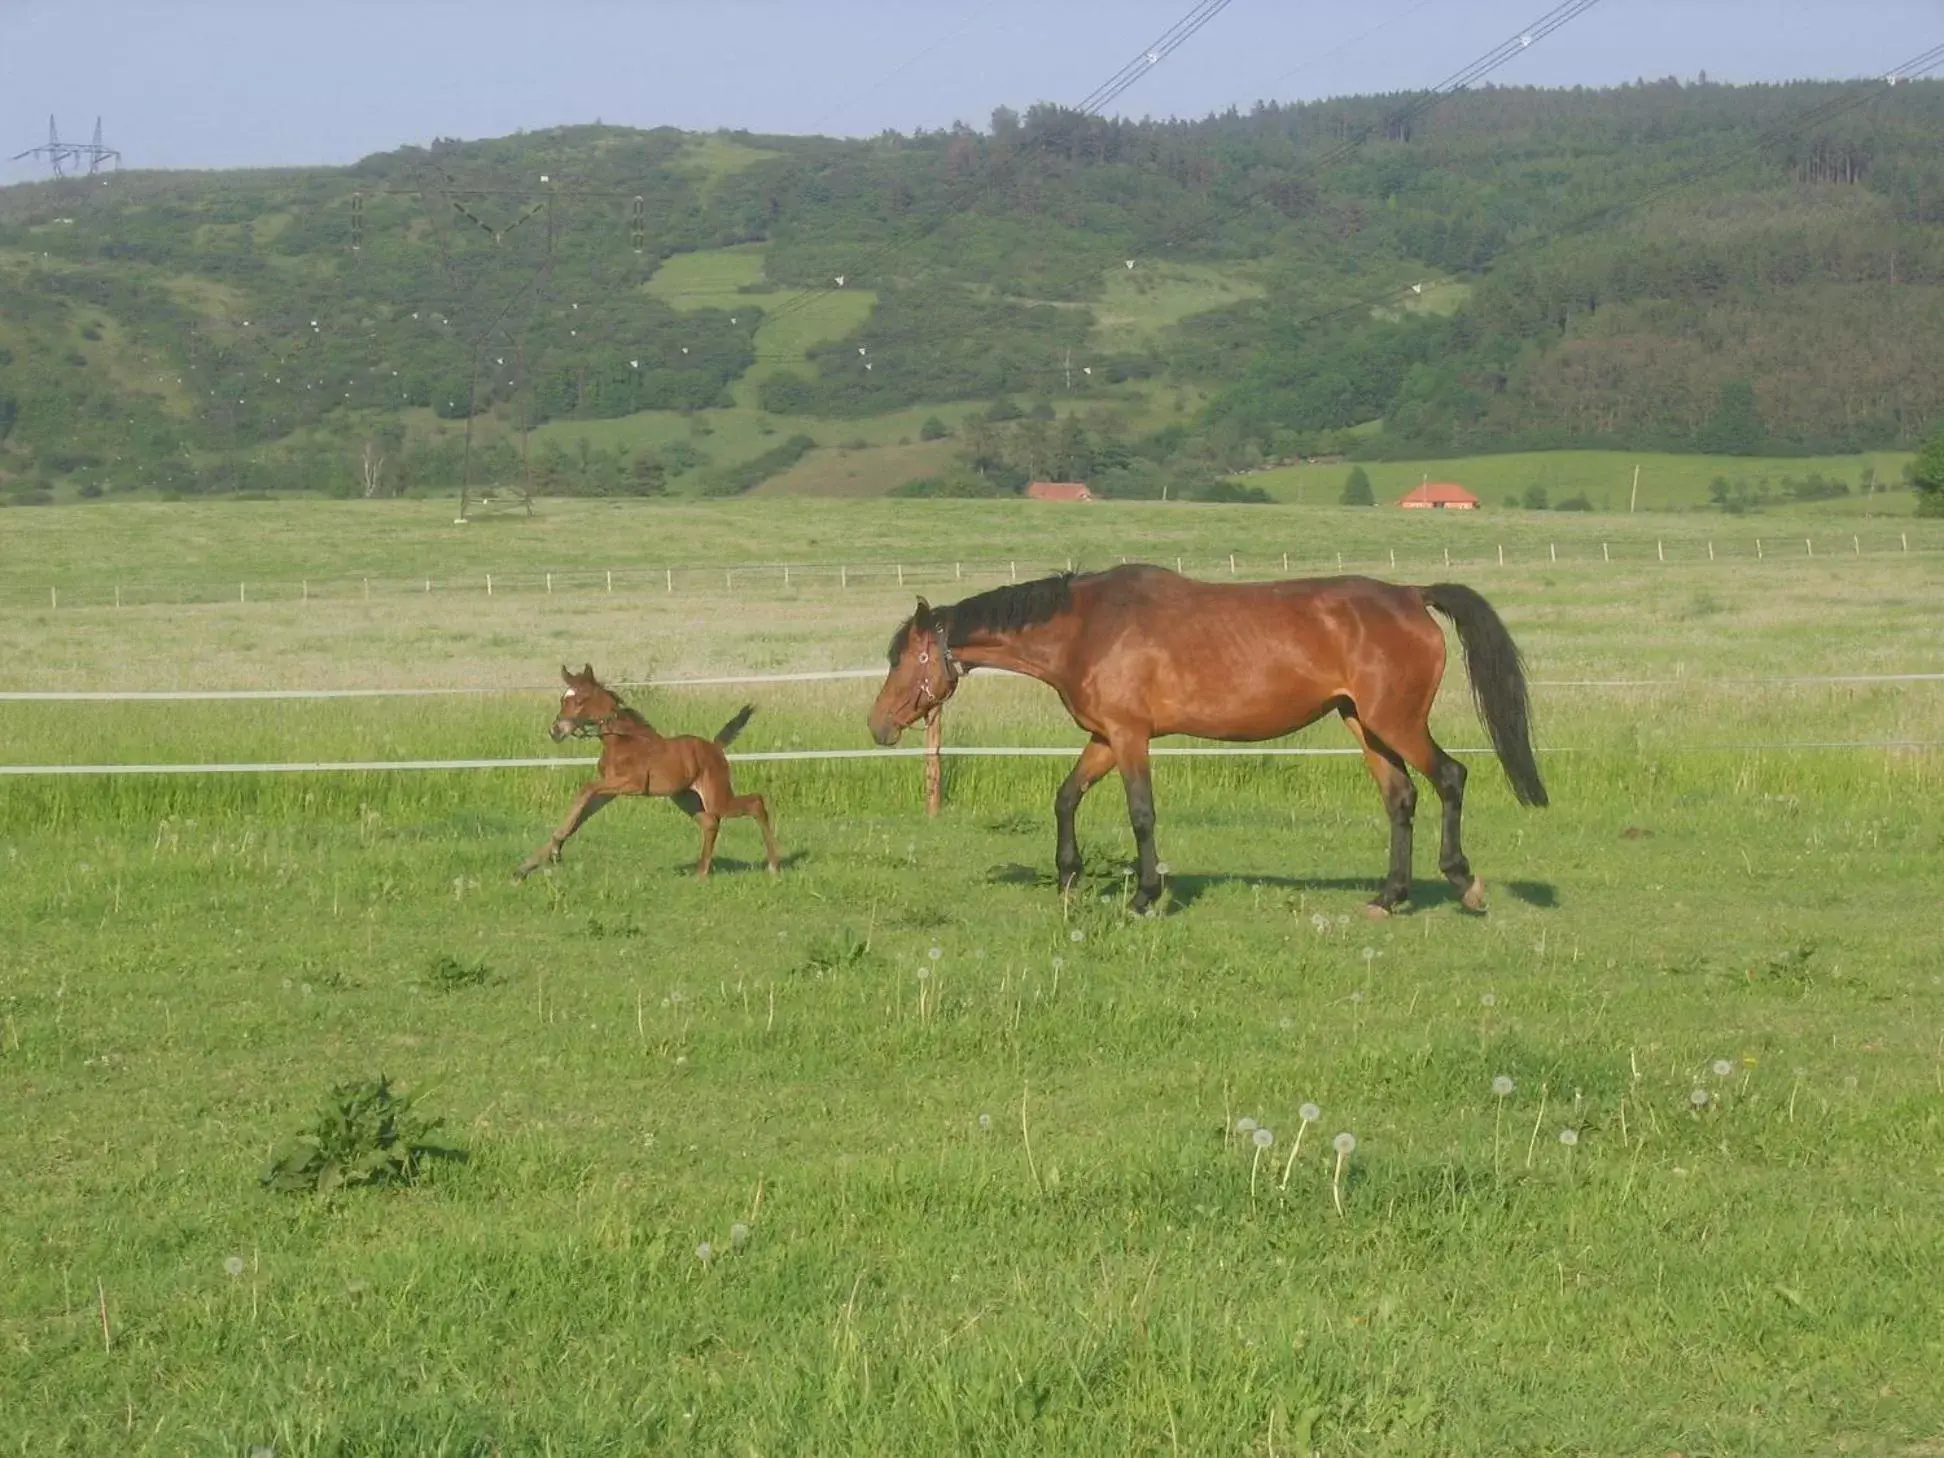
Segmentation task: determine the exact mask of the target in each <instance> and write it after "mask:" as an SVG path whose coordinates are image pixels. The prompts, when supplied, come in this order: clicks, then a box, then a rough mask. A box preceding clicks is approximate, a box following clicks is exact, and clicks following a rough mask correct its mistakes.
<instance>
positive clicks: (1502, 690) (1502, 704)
mask: <svg viewBox="0 0 1944 1458" xmlns="http://www.w3.org/2000/svg"><path fill="white" fill-rule="evenodd" d="M1418 592H1419V593H1420V594H1421V595H1422V596H1423V598H1424V603H1425V606H1426V607H1433V608H1436V609H1437V610H1438V611H1439V612H1441V613H1443V614H1444V615H1445V616H1446V617H1448V618H1450V619H1451V622H1452V625H1453V626H1454V627H1456V628H1457V629H1458V643H1459V646H1460V647H1462V648H1463V649H1464V650H1465V668H1466V670H1467V671H1468V672H1469V673H1470V674H1471V684H1472V698H1473V699H1474V700H1475V701H1476V702H1477V704H1478V717H1479V718H1481V719H1483V720H1484V721H1485V731H1486V733H1488V734H1489V735H1491V737H1492V748H1493V749H1494V750H1495V751H1497V753H1498V758H1499V763H1500V764H1501V765H1503V766H1504V767H1505V777H1506V778H1507V779H1509V780H1510V781H1511V782H1512V793H1513V794H1515V795H1517V796H1518V797H1519V803H1520V804H1522V805H1544V804H1545V803H1546V787H1545V785H1544V784H1542V783H1541V782H1540V779H1539V765H1538V762H1537V761H1536V760H1534V758H1533V756H1532V701H1531V699H1530V697H1528V695H1527V693H1526V679H1525V665H1524V664H1523V663H1522V662H1521V661H1520V658H1519V649H1518V645H1517V644H1515V643H1514V642H1513V641H1512V635H1511V634H1510V633H1508V632H1506V631H1505V624H1504V623H1502V622H1500V621H1499V615H1498V614H1497V613H1495V612H1493V611H1492V605H1491V604H1490V603H1488V602H1487V601H1485V599H1484V598H1482V597H1480V596H1479V595H1478V594H1477V593H1475V592H1473V591H1472V590H1471V589H1470V588H1469V587H1461V586H1460V585H1459V584H1457V583H1455V582H1440V583H1438V584H1436V585H1435V586H1432V587H1420V588H1419V589H1418Z"/></svg>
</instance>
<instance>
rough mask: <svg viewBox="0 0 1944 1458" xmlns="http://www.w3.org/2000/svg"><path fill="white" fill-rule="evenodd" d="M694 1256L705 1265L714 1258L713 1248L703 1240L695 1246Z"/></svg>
mask: <svg viewBox="0 0 1944 1458" xmlns="http://www.w3.org/2000/svg"><path fill="white" fill-rule="evenodd" d="M695 1258H696V1259H697V1260H698V1261H700V1262H702V1264H703V1265H705V1266H706V1265H707V1264H708V1263H709V1262H710V1261H712V1260H713V1259H715V1248H714V1247H713V1246H711V1245H710V1244H709V1242H708V1241H706V1240H705V1241H703V1242H702V1243H701V1244H700V1245H698V1246H697V1247H696V1248H695Z"/></svg>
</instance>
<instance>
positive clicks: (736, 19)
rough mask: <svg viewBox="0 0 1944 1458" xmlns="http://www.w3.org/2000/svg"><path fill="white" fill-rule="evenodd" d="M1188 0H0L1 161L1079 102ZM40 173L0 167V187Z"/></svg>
mask: <svg viewBox="0 0 1944 1458" xmlns="http://www.w3.org/2000/svg"><path fill="white" fill-rule="evenodd" d="M1552 3H1553V0H1307V3H1305V0H1233V3H1232V4H1231V5H1230V6H1229V8H1228V9H1227V10H1226V11H1225V12H1224V13H1223V14H1222V15H1221V16H1220V17H1219V18H1217V19H1216V20H1215V21H1214V22H1213V23H1212V24H1211V25H1209V26H1208V27H1207V29H1205V30H1204V31H1202V32H1201V34H1200V35H1198V36H1196V37H1195V38H1194V39H1193V40H1191V41H1190V42H1189V43H1188V44H1187V45H1186V46H1185V47H1184V48H1183V49H1182V50H1180V51H1179V52H1177V53H1176V54H1175V55H1174V56H1172V57H1170V58H1169V59H1168V60H1167V61H1166V62H1165V63H1164V64H1162V65H1160V66H1157V67H1156V68H1154V70H1153V71H1152V72H1150V73H1149V74H1148V75H1147V76H1145V77H1144V78H1143V79H1142V80H1141V82H1140V83H1139V84H1138V85H1137V86H1136V87H1135V88H1134V89H1133V90H1132V91H1131V92H1129V93H1128V94H1127V96H1126V97H1125V98H1124V100H1123V102H1122V104H1121V106H1120V107H1119V108H1118V109H1119V110H1121V111H1123V112H1126V113H1130V114H1134V115H1148V114H1152V115H1169V114H1173V115H1201V114H1204V113H1206V112H1209V111H1213V110H1219V109H1221V108H1224V107H1227V106H1229V105H1231V104H1234V105H1237V106H1242V107H1247V106H1249V105H1250V104H1251V103H1253V102H1254V101H1256V100H1257V99H1259V98H1264V99H1277V100H1288V99H1300V98H1310V97H1317V96H1327V95H1337V94H1343V93H1346V92H1364V91H1409V90H1414V89H1418V88H1422V87H1425V86H1428V85H1432V84H1435V83H1436V82H1438V81H1441V80H1443V79H1444V78H1445V77H1446V76H1448V75H1450V74H1451V73H1452V72H1453V71H1455V70H1457V69H1458V68H1459V67H1461V66H1463V65H1464V64H1465V63H1467V62H1469V61H1471V60H1472V59H1474V58H1475V57H1477V56H1479V55H1481V54H1482V53H1484V52H1485V51H1487V50H1488V49H1490V48H1491V47H1492V46H1494V45H1496V44H1497V43H1499V42H1500V41H1503V40H1505V39H1506V38H1508V37H1509V36H1512V35H1514V34H1516V33H1518V32H1519V31H1520V30H1522V29H1523V28H1524V27H1525V26H1526V25H1527V24H1528V23H1529V22H1531V21H1532V20H1534V19H1536V18H1537V17H1538V16H1540V15H1543V14H1545V13H1546V11H1547V10H1548V9H1549V8H1550V6H1551V4H1552ZM1190 4H1191V0H956V3H953V4H950V5H945V4H937V3H933V0H821V3H816V4H806V3H796V0H790V3H786V0H681V3H664V0H646V3H642V0H637V3H634V4H621V3H614V0H549V3H534V0H528V3H524V4H512V3H507V0H468V3H464V4H459V3H452V0H391V3H373V0H312V3H310V4H308V5H304V6H298V5H294V4H290V3H287V0H285V3H278V0H254V3H238V0H166V3H165V0H151V3H135V0H93V3H92V4H90V3H88V0H0V159H4V158H5V157H10V156H11V155H12V154H13V153H15V152H17V151H20V150H22V149H23V148H26V147H31V146H35V145H37V144H39V143H40V142H43V141H45V140H46V128H47V117H48V114H49V113H50V112H53V113H55V114H57V115H58V117H59V118H60V121H61V126H62V132H63V136H64V137H72V138H75V139H79V140H86V138H87V136H88V134H89V133H90V132H91V131H92V129H93V126H94V119H95V117H96V115H97V114H99V115H101V116H102V117H103V118H104V119H105V126H106V132H107V140H108V142H109V143H110V144H111V145H114V146H118V147H120V148H121V149H122V150H123V151H124V153H125V154H126V158H127V165H129V166H148V167H241V166H263V165H289V164H313V163H342V162H350V161H354V160H356V159H357V158H358V157H361V156H364V155H366V154H368V153H372V152H379V151H386V150H389V149H391V148H393V147H396V146H398V145H400V144H402V143H406V142H418V143H424V142H426V141H429V140H430V139H431V138H433V137H434V136H452V137H482V136H497V135H501V134H504V133H507V132H511V131H515V130H517V129H520V128H523V127H524V128H527V129H529V130H531V129H534V128H539V127H546V126H553V125H558V124H562V123H571V122H589V121H593V120H595V119H597V118H598V119H600V120H603V121H607V122H611V123H624V124H627V125H632V126H642V127H650V126H662V125H672V126H679V127H684V128H690V129H698V130H707V129H712V128H715V127H747V128H749V129H751V130H753V131H770V132H807V131H821V132H828V133H839V134H846V135H870V134H872V133H875V132H878V131H881V130H884V129H885V128H895V129H897V130H900V131H909V130H911V129H913V128H915V127H939V126H945V125H949V124H950V123H951V122H953V121H954V120H964V121H968V122H971V123H973V124H975V125H979V126H983V125H984V124H985V122H986V119H987V118H988V117H989V116H990V114H991V111H992V109H993V107H995V106H997V105H1000V104H1007V105H1011V106H1015V107H1024V106H1027V105H1029V104H1031V103H1032V102H1035V101H1065V102H1072V101H1075V100H1077V99H1079V98H1080V97H1082V96H1084V95H1086V94H1087V92H1089V91H1091V90H1092V89H1093V88H1094V87H1095V86H1096V85H1097V84H1099V83H1100V82H1102V81H1104V80H1105V79H1107V77H1109V76H1111V75H1112V74H1113V73H1114V72H1115V71H1116V70H1117V69H1118V68H1119V66H1120V65H1121V64H1122V63H1123V62H1124V61H1126V60H1128V59H1129V58H1130V57H1132V56H1134V55H1136V54H1138V53H1139V52H1140V51H1142V50H1143V49H1144V48H1145V47H1146V46H1147V44H1148V43H1149V42H1150V41H1152V40H1153V39H1154V38H1155V37H1156V36H1158V35H1160V34H1161V33H1162V32H1163V31H1165V30H1166V29H1167V28H1168V27H1169V26H1170V25H1171V24H1173V23H1174V22H1175V21H1176V20H1177V19H1179V18H1180V17H1181V16H1182V15H1183V14H1185V13H1186V12H1187V11H1188V10H1189V8H1190ZM1940 41H1944V3H1940V0H1603V3H1601V4H1600V5H1599V6H1598V8H1596V9H1594V10H1593V11H1592V12H1590V13H1589V14H1587V15H1586V16H1584V17H1583V18H1581V19H1578V20H1576V21H1574V22H1573V23H1572V24H1571V25H1569V26H1567V27H1566V28H1565V29H1563V30H1561V31H1560V32H1559V33H1558V34H1557V35H1555V36H1553V37H1551V38H1550V39H1547V40H1545V41H1543V42H1542V43H1540V44H1538V45H1535V46H1533V47H1532V48H1531V50H1529V51H1527V52H1526V53H1525V54H1523V55H1521V56H1520V57H1519V58H1518V59H1517V60H1516V61H1515V62H1513V63H1512V64H1511V65H1510V66H1508V67H1507V68H1506V69H1505V70H1504V71H1503V72H1501V73H1500V74H1499V77H1498V78H1497V79H1499V80H1502V81H1504V82H1506V83H1514V82H1523V83H1535V84H1545V85H1573V84H1586V85H1602V84H1611V83H1616V82H1622V81H1628V80H1633V79H1635V78H1637V77H1642V76H1647V77H1658V76H1667V75H1675V76H1681V77H1683V78H1689V77H1693V76H1694V75H1696V74H1697V73H1698V72H1701V71H1706V72H1707V73H1708V75H1709V76H1711V77H1713V78H1715V79H1719V80H1727V81H1756V80H1783V79H1789V78H1795V77H1804V76H1812V77H1851V76H1869V75H1876V74H1880V73H1881V72H1883V71H1884V70H1887V69H1888V68H1889V67H1890V66H1892V65H1894V64H1896V63H1898V62H1901V61H1903V60H1905V59H1907V58H1908V57H1910V56H1913V55H1915V54H1917V53H1918V52H1919V51H1921V50H1923V49H1925V48H1926V47H1927V46H1930V45H1932V44H1935V43H1937V42H1940ZM39 175H41V169H40V168H38V167H37V166H35V165H34V164H31V163H24V162H22V163H16V162H7V161H4V160H0V182H16V181H22V180H25V179H28V178H31V177H36V176H39Z"/></svg>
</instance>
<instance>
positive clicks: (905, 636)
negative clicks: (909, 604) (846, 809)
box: [870, 597, 961, 744]
mask: <svg viewBox="0 0 1944 1458" xmlns="http://www.w3.org/2000/svg"><path fill="white" fill-rule="evenodd" d="M949 612H950V609H949V608H948V609H946V610H945V612H944V613H940V612H934V611H933V610H932V607H931V604H930V603H928V602H926V601H925V600H924V599H923V598H922V597H921V598H919V599H918V611H917V612H915V613H913V614H912V615H911V617H910V618H909V619H907V620H906V621H905V622H904V623H903V624H902V625H901V626H900V627H899V628H898V631H897V632H896V633H894V634H893V635H892V637H891V672H890V673H889V674H888V675H886V677H885V680H884V687H883V688H881V689H879V690H878V696H877V702H876V703H875V704H873V705H871V721H870V722H871V737H872V738H873V739H875V740H876V741H877V742H878V743H879V744H896V743H897V742H898V736H899V735H900V734H902V733H903V732H904V731H905V730H906V729H908V728H910V727H911V726H912V725H913V724H915V723H917V722H918V721H919V720H920V719H922V718H924V717H925V716H926V715H927V714H929V713H930V712H931V711H932V710H933V709H935V708H937V707H938V706H939V705H940V704H942V703H944V702H945V701H946V700H947V699H949V698H950V697H951V696H952V691H953V690H954V689H956V688H957V687H958V681H959V677H960V674H961V670H960V669H959V667H958V665H957V664H956V663H955V662H954V661H953V658H952V654H951V648H950V646H949V645H948V644H947V642H946V637H947V635H948V634H949V633H950V631H951V622H950V619H949V618H948V617H947V616H946V613H949Z"/></svg>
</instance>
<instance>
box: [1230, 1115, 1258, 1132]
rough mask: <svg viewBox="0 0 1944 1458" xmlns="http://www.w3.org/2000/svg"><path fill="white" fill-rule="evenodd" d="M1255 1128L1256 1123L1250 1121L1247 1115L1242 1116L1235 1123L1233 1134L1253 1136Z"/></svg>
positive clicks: (1252, 1120)
mask: <svg viewBox="0 0 1944 1458" xmlns="http://www.w3.org/2000/svg"><path fill="white" fill-rule="evenodd" d="M1256 1127H1257V1126H1256V1121H1255V1120H1254V1119H1251V1118H1250V1117H1249V1116H1248V1115H1247V1114H1244V1115H1243V1116H1242V1117H1241V1118H1239V1119H1237V1120H1236V1121H1235V1132H1236V1133H1238V1134H1253V1133H1255V1131H1256Z"/></svg>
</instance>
